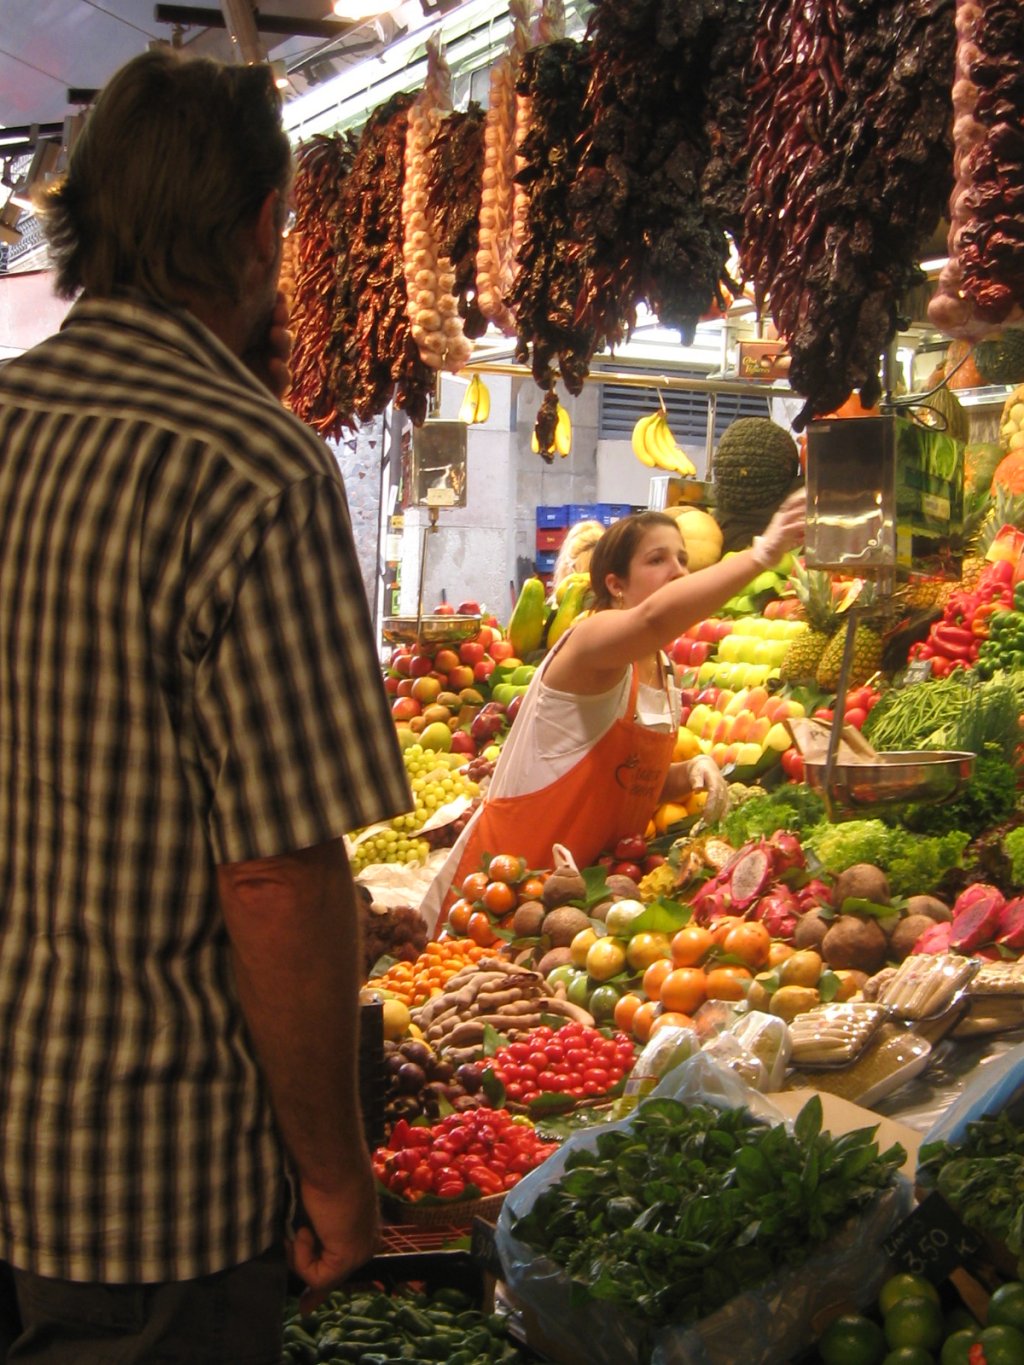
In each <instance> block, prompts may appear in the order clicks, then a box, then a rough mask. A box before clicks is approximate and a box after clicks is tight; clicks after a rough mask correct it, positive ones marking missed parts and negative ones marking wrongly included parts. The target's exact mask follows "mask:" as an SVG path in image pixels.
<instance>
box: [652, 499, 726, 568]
mask: <svg viewBox="0 0 1024 1365" xmlns="http://www.w3.org/2000/svg"><path fill="white" fill-rule="evenodd" d="M665 510H666V512H667V513H668V514H669V516H670V517H672V518H673V519H674V520H675V522H676V525H677V526H678V527H679V534H680V535H681V536H682V538H683V544H684V545H685V546H686V559H687V563H688V565H689V567H690V569H706V568H707V566H708V565H709V564H717V563H718V561H719V560H720V559H721V558H722V528H721V527H720V526H719V524H718V522H717V521H716V520H715V519H714V517H713V516H711V514H710V513H708V512H705V511H703V510H702V509H701V508H699V507H666V509H665Z"/></svg>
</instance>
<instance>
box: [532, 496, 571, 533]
mask: <svg viewBox="0 0 1024 1365" xmlns="http://www.w3.org/2000/svg"><path fill="white" fill-rule="evenodd" d="M537 525H538V526H539V527H540V526H559V527H564V526H568V525H569V508H568V507H567V505H566V504H565V503H564V502H563V503H560V504H558V505H557V506H554V505H553V506H550V507H538V508H537Z"/></svg>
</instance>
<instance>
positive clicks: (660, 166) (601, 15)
mask: <svg viewBox="0 0 1024 1365" xmlns="http://www.w3.org/2000/svg"><path fill="white" fill-rule="evenodd" d="M734 5H735V0H730V3H728V4H727V3H725V0H632V3H630V4H628V5H624V4H621V3H618V0H599V3H598V4H597V6H596V7H595V9H594V13H593V15H592V16H591V19H590V23H589V25H588V30H587V32H588V37H589V38H590V40H591V44H592V53H593V72H592V75H591V79H590V84H589V88H588V91H587V97H586V100H585V103H584V110H583V118H584V128H585V132H584V134H583V136H582V154H581V164H580V169H579V172H578V174H577V176H576V181H575V185H574V188H573V194H572V210H573V241H572V244H571V245H570V246H569V251H570V253H571V254H578V255H579V256H580V258H581V260H582V262H583V264H584V266H585V270H586V279H585V286H584V292H583V296H582V298H581V300H580V303H579V305H578V307H577V313H576V319H577V322H580V323H582V324H583V325H584V326H585V328H587V329H588V330H592V331H593V332H594V334H595V336H596V337H597V340H598V344H599V345H609V346H610V345H614V344H615V343H616V342H617V341H620V340H621V339H622V337H623V336H624V335H625V334H626V333H627V332H628V331H629V330H630V329H631V328H632V326H633V325H634V323H635V321H636V310H637V307H638V306H639V304H640V303H642V302H646V303H647V304H648V305H649V306H650V307H651V308H652V309H653V310H654V312H656V313H657V315H658V317H659V318H660V320H661V322H662V323H663V324H664V325H665V326H667V327H676V328H678V329H679V331H680V332H681V334H682V336H683V339H684V341H686V342H689V341H690V340H692V337H693V333H694V330H695V328H696V325H697V320H698V318H699V317H700V315H701V314H702V313H703V312H704V311H705V310H706V309H707V306H708V303H709V301H710V300H711V299H712V298H714V297H717V298H719V300H721V291H720V284H721V283H724V282H727V275H726V271H725V262H726V259H727V256H728V244H727V242H726V239H725V236H724V233H723V231H722V228H721V226H720V225H718V224H717V223H715V222H712V221H711V220H710V219H709V217H708V215H707V213H706V212H705V210H704V206H703V204H702V201H701V194H700V184H701V177H702V175H703V173H704V169H705V167H706V165H707V161H708V155H709V148H708V144H707V137H706V134H705V129H704V114H705V110H706V91H707V81H708V76H709V62H710V56H711V52H712V49H713V46H714V43H715V40H716V38H717V36H718V34H719V33H720V32H721V25H722V23H723V22H727V19H728V14H729V13H731V11H732V9H733V8H734Z"/></svg>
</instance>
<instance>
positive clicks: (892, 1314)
mask: <svg viewBox="0 0 1024 1365" xmlns="http://www.w3.org/2000/svg"><path fill="white" fill-rule="evenodd" d="M885 1339H886V1341H887V1342H888V1343H889V1349H890V1350H894V1349H895V1348H896V1347H897V1346H923V1347H924V1349H925V1350H926V1351H933V1350H934V1349H935V1348H936V1346H938V1345H939V1343H940V1342H941V1341H942V1309H941V1308H940V1307H939V1305H938V1303H937V1302H936V1300H935V1299H931V1298H926V1297H925V1295H923V1294H918V1295H915V1296H912V1297H910V1298H906V1299H897V1301H896V1302H895V1303H894V1304H893V1306H892V1307H891V1308H890V1309H889V1311H888V1313H886V1315H885Z"/></svg>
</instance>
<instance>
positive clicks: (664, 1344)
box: [495, 1053, 911, 1365]
mask: <svg viewBox="0 0 1024 1365" xmlns="http://www.w3.org/2000/svg"><path fill="white" fill-rule="evenodd" d="M653 1094H654V1095H656V1096H661V1095H666V1096H671V1097H672V1098H674V1099H678V1100H680V1101H682V1102H683V1103H685V1104H711V1105H715V1106H716V1107H717V1108H720V1109H747V1110H748V1111H749V1112H750V1113H751V1114H753V1115H754V1117H755V1118H758V1119H761V1120H763V1121H764V1122H766V1123H771V1124H777V1123H787V1124H788V1121H787V1120H786V1119H785V1117H784V1116H783V1115H782V1114H781V1112H780V1111H779V1110H778V1109H776V1107H775V1106H774V1105H773V1104H772V1103H771V1101H770V1100H769V1099H766V1098H765V1097H764V1096H763V1095H760V1094H758V1092H757V1091H756V1090H752V1089H751V1088H750V1087H749V1086H748V1085H745V1084H744V1083H743V1081H742V1080H741V1079H740V1078H739V1077H738V1076H737V1075H736V1074H735V1073H734V1072H732V1071H729V1070H727V1069H725V1068H723V1067H720V1066H716V1065H715V1063H714V1062H713V1061H711V1060H710V1058H708V1057H706V1056H705V1055H704V1054H703V1053H697V1054H696V1056H694V1057H692V1058H690V1060H689V1061H686V1062H683V1063H682V1064H681V1065H679V1066H678V1067H676V1068H675V1069H674V1070H672V1071H670V1072H669V1073H668V1075H667V1076H665V1078H664V1079H663V1080H662V1081H661V1083H660V1084H659V1085H658V1086H657V1088H656V1089H655V1090H654V1092H653ZM631 1123H632V1116H629V1117H627V1118H625V1119H621V1120H619V1121H618V1122H617V1123H614V1124H610V1125H603V1126H602V1127H600V1128H596V1129H595V1128H589V1129H585V1130H583V1131H582V1132H580V1133H576V1134H574V1135H573V1136H572V1137H570V1138H569V1139H568V1141H567V1142H566V1143H565V1144H564V1145H563V1146H562V1147H561V1148H560V1149H559V1150H558V1151H557V1152H556V1153H555V1154H554V1156H552V1157H549V1158H548V1160H547V1161H546V1162H544V1164H543V1165H542V1166H540V1167H538V1168H537V1169H536V1170H535V1171H532V1172H531V1173H530V1174H529V1175H527V1176H525V1177H524V1178H523V1179H522V1180H521V1181H520V1182H519V1184H518V1185H515V1186H514V1187H513V1188H512V1189H511V1190H510V1191H509V1193H508V1194H507V1195H506V1197H505V1202H504V1205H503V1207H502V1211H501V1215H500V1217H499V1219H498V1227H497V1233H496V1239H495V1244H496V1247H497V1251H498V1254H499V1256H500V1257H501V1264H502V1268H503V1272H504V1280H505V1283H506V1285H507V1287H508V1289H509V1291H510V1294H511V1295H512V1297H513V1299H514V1300H515V1301H516V1302H517V1303H518V1304H519V1305H520V1306H521V1307H522V1309H523V1312H524V1317H525V1319H526V1322H527V1328H528V1333H529V1331H530V1329H531V1325H532V1326H533V1327H535V1328H536V1330H537V1331H538V1333H539V1337H538V1340H537V1342H536V1344H537V1345H538V1347H539V1348H540V1349H542V1350H543V1351H544V1352H545V1353H546V1354H547V1355H550V1356H551V1357H552V1358H553V1359H554V1360H557V1361H562V1362H565V1365H575V1363H576V1362H578V1361H580V1360H582V1359H585V1360H586V1361H587V1365H643V1363H644V1362H647V1361H650V1362H651V1365H738V1362H740V1361H742V1362H743V1365H782V1362H784V1361H788V1360H790V1359H791V1358H792V1357H793V1356H794V1355H795V1354H796V1353H797V1352H798V1351H799V1350H801V1349H802V1348H803V1347H805V1346H806V1345H808V1344H809V1343H810V1341H811V1340H813V1336H814V1332H813V1328H812V1327H811V1323H812V1322H813V1321H814V1320H815V1319H816V1318H818V1317H819V1315H821V1314H822V1313H823V1312H824V1311H825V1310H828V1309H830V1308H835V1307H837V1306H838V1305H839V1304H842V1303H855V1304H859V1305H863V1304H866V1303H868V1302H869V1301H870V1300H871V1299H872V1298H873V1297H874V1296H875V1294H876V1293H877V1291H878V1288H879V1287H880V1285H881V1283H882V1280H883V1279H884V1277H885V1275H886V1273H887V1262H886V1259H885V1258H884V1257H883V1256H881V1255H872V1249H873V1248H876V1247H877V1246H878V1245H879V1243H880V1242H881V1240H882V1238H883V1237H885V1236H886V1234H887V1233H888V1232H889V1231H890V1229H891V1228H892V1227H893V1225H894V1224H895V1223H896V1222H897V1221H898V1219H899V1218H901V1217H903V1216H904V1215H905V1214H906V1213H907V1212H908V1211H909V1209H910V1204H911V1190H910V1185H909V1182H908V1181H906V1180H905V1179H903V1178H902V1177H899V1178H898V1180H897V1182H896V1184H895V1185H894V1186H893V1188H892V1189H890V1190H888V1191H886V1192H885V1193H884V1194H883V1195H882V1196H881V1197H880V1198H879V1199H878V1200H877V1201H876V1202H875V1203H874V1204H873V1205H872V1206H871V1207H870V1208H869V1209H867V1210H865V1211H863V1212H862V1213H861V1214H860V1215H858V1216H856V1217H854V1218H851V1219H849V1220H848V1221H847V1222H846V1223H845V1224H844V1225H843V1226H842V1227H840V1228H837V1230H836V1235H835V1236H834V1237H833V1238H832V1240H831V1241H830V1242H828V1243H827V1244H826V1245H825V1246H824V1247H822V1248H821V1250H820V1251H819V1252H818V1253H817V1254H816V1255H815V1256H814V1257H813V1258H812V1259H811V1260H810V1261H808V1262H807V1263H806V1264H805V1265H803V1266H798V1267H796V1268H794V1269H790V1270H784V1271H780V1272H779V1274H777V1275H774V1276H772V1277H771V1278H770V1279H769V1280H765V1281H762V1282H761V1283H760V1284H759V1285H756V1286H754V1287H753V1288H752V1289H751V1290H749V1291H748V1292H747V1293H745V1294H741V1295H739V1296H737V1297H736V1298H735V1299H733V1300H732V1301H731V1302H730V1303H727V1304H726V1305H724V1307H722V1308H721V1309H719V1310H718V1312H716V1313H714V1314H712V1315H711V1316H710V1317H708V1318H705V1319H704V1320H703V1321H701V1322H699V1323H695V1324H693V1325H691V1326H688V1327H683V1326H678V1327H677V1326H672V1325H668V1326H664V1327H661V1328H659V1329H656V1330H654V1331H653V1332H650V1331H649V1329H648V1328H647V1326H646V1324H644V1323H641V1322H640V1321H639V1320H637V1319H635V1318H630V1317H628V1316H626V1315H625V1314H624V1313H622V1312H620V1311H619V1310H618V1309H617V1308H614V1307H613V1306H612V1305H610V1304H606V1303H600V1302H593V1301H588V1302H587V1303H586V1304H583V1305H580V1306H576V1305H574V1304H573V1303H572V1302H571V1298H570V1281H569V1278H568V1276H566V1274H565V1273H564V1272H563V1271H562V1269H561V1267H559V1266H557V1265H556V1264H555V1263H554V1262H553V1261H551V1260H549V1259H548V1258H547V1257H544V1256H538V1255H537V1253H536V1252H535V1251H533V1250H532V1249H531V1248H530V1247H528V1246H526V1245H525V1244H524V1243H522V1242H520V1241H519V1240H518V1239H517V1238H516V1237H515V1235H514V1233H513V1232H512V1223H513V1220H514V1219H515V1218H518V1217H521V1216H522V1215H523V1214H524V1213H526V1212H527V1210H528V1209H529V1208H530V1207H531V1206H532V1205H533V1202H534V1200H535V1199H536V1198H537V1196H538V1195H539V1194H540V1193H541V1191H542V1190H544V1189H546V1188H547V1187H548V1186H549V1185H553V1184H554V1183H555V1182H556V1181H558V1180H559V1179H560V1178H561V1176H562V1174H563V1172H564V1170H565V1165H566V1162H567V1160H568V1158H569V1155H570V1153H571V1152H573V1151H574V1150H576V1149H577V1148H578V1147H584V1148H589V1149H593V1148H594V1147H596V1145H597V1138H598V1136H599V1134H600V1133H602V1132H606V1131H608V1129H609V1128H612V1129H617V1128H628V1127H629V1126H630V1125H631Z"/></svg>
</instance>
